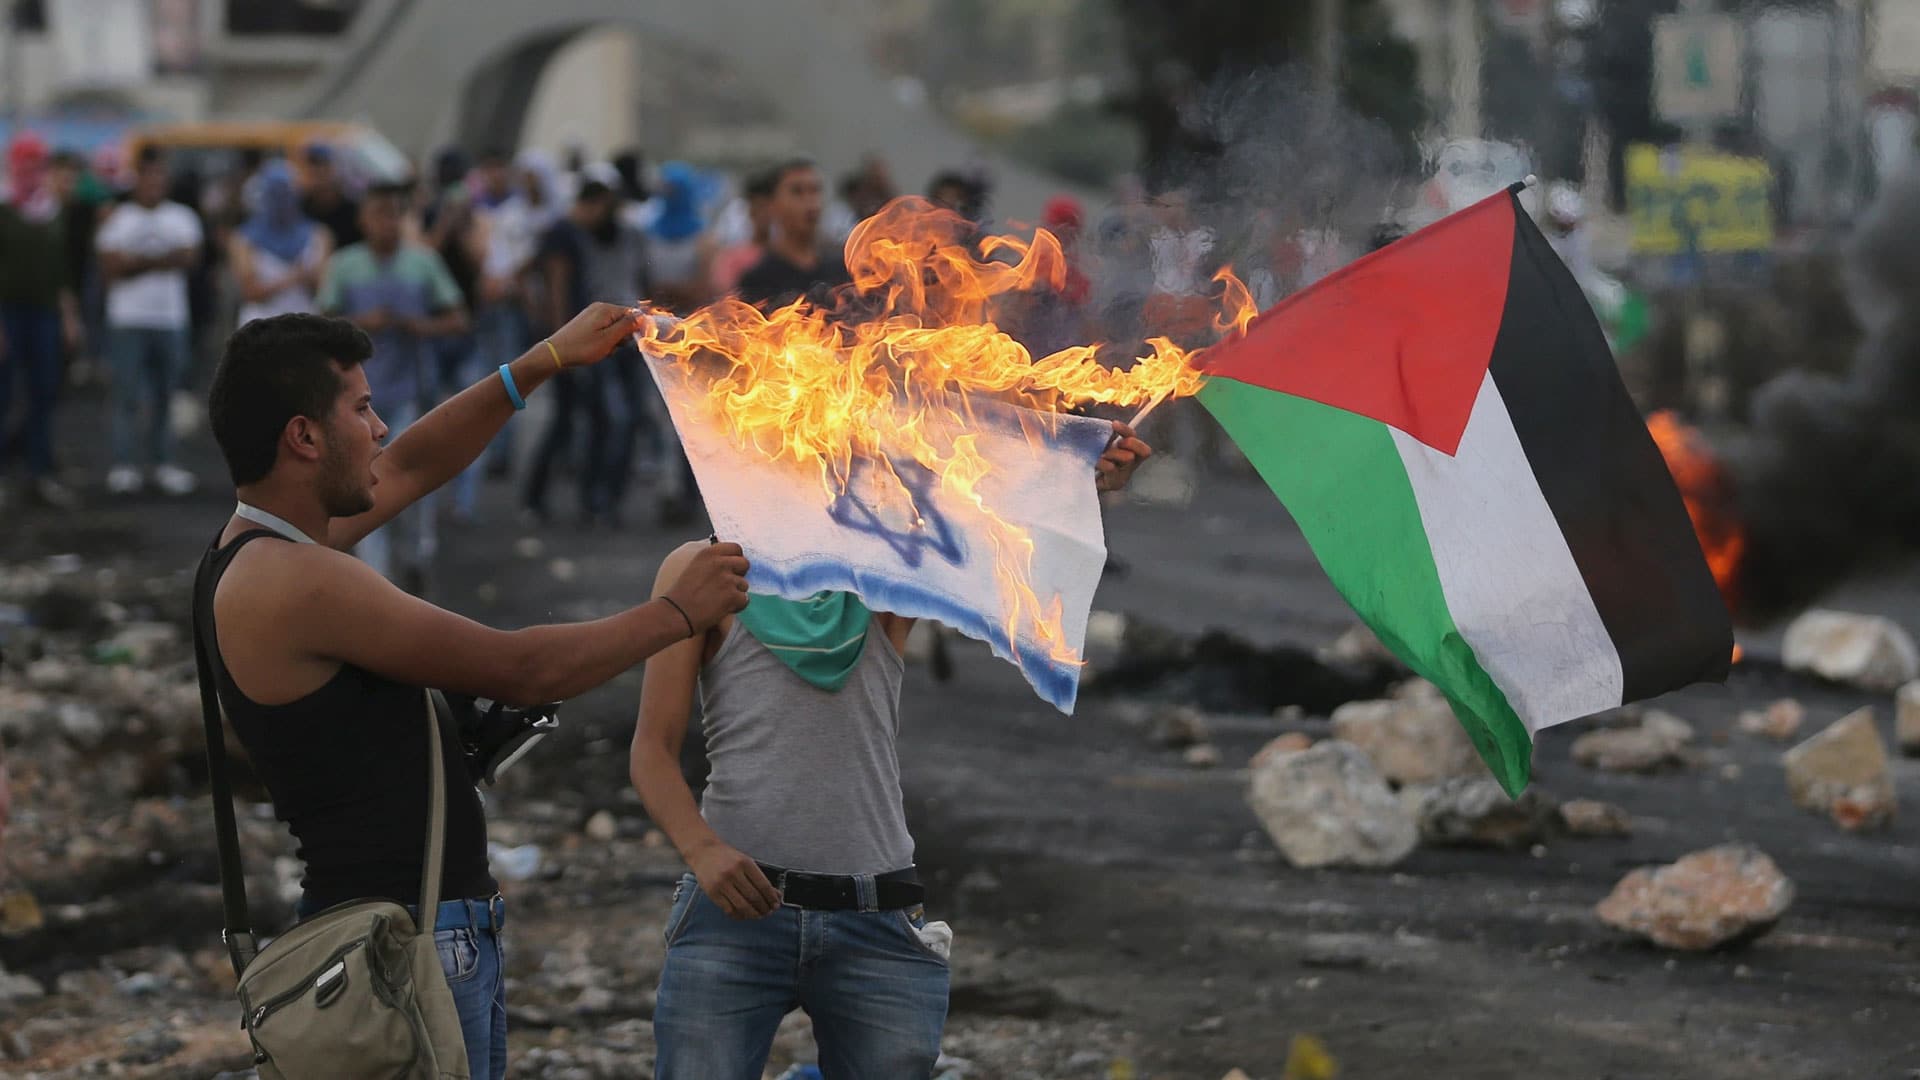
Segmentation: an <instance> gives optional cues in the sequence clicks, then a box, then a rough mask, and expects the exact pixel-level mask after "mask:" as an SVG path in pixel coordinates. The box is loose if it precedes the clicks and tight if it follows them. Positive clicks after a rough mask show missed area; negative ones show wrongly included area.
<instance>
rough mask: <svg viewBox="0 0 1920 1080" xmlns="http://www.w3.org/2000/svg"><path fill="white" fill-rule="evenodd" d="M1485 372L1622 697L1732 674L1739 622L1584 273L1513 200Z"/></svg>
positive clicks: (1644, 695) (1641, 695)
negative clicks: (1556, 531) (1613, 666)
mask: <svg viewBox="0 0 1920 1080" xmlns="http://www.w3.org/2000/svg"><path fill="white" fill-rule="evenodd" d="M1508 202H1509V203H1510V204H1511V206H1512V209H1513V215H1514V218H1515V221H1514V230H1513V253H1512V259H1513V266H1512V270H1511V272H1510V274H1509V277H1508V284H1507V305H1506V311H1505V313H1504V314H1503V316H1502V317H1501V322H1500V332H1499V334H1498V336H1497V337H1496V338H1495V339H1494V345H1493V360H1492V362H1491V363H1490V364H1489V365H1488V370H1489V371H1491V372H1492V374H1493V381H1494V384H1495V385H1496V386H1498V387H1499V388H1500V396H1501V398H1502V399H1504V400H1505V402H1506V405H1507V412H1508V414H1509V415H1510V416H1511V417H1512V420H1513V429H1514V431H1515V432H1516V433H1517V434H1518V435H1519V436H1520V445H1521V447H1522V448H1524V449H1525V450H1526V454H1527V461H1528V463H1529V464H1530V465H1531V466H1532V467H1533V475H1534V477H1535V478H1536V479H1537V480H1538V481H1539V482H1540V490H1541V492H1542V493H1543V494H1544V495H1545V496H1546V500H1547V505H1548V506H1549V507H1551V508H1552V510H1553V516H1554V518H1555V519H1556V520H1557V521H1558V522H1559V523H1560V531H1561V533H1562V534H1563V535H1565V537H1566V539H1567V547H1568V548H1570V549H1571V550H1572V552H1573V559H1574V562H1575V563H1576V564H1577V565H1578V566H1579V567H1580V575H1581V577H1582V578H1584V579H1585V580H1586V583H1587V591H1588V592H1590V593H1591V594H1592V595H1593V602H1594V605H1595V606H1596V607H1597V608H1598V609H1599V611H1600V619H1601V621H1602V622H1603V623H1604V624H1605V625H1606V628H1607V633H1608V635H1609V636H1611V637H1612V638H1613V644H1614V648H1615V649H1616V650H1618V652H1619V654H1620V666H1621V669H1622V671H1623V673H1624V675H1625V686H1624V695H1623V696H1624V700H1626V701H1638V700H1641V699H1643V698H1649V697H1653V696H1655V695H1657V694H1661V693H1665V692H1666V691H1668V690H1672V689H1675V688H1677V687H1681V686H1685V685H1687V684H1688V683H1693V682H1700V681H1703V680H1711V681H1716V682H1717V681H1720V680H1723V679H1725V678H1726V675H1727V670H1728V667H1729V666H1730V664H1731V662H1732V654H1733V627H1732V622H1731V619H1730V618H1729V616H1728V613H1727V606H1726V602H1725V601H1724V600H1722V599H1721V596H1720V590H1719V588H1718V587H1717V586H1716V585H1715V584H1714V581H1713V574H1712V572H1711V571H1709V570H1708V569H1707V563H1706V557H1705V556H1704V555H1702V554H1701V552H1700V543H1699V541H1698V540H1697V539H1696V538H1695V536H1694V532H1693V524H1692V522H1691V521H1690V520H1689V519H1688V517H1687V510H1686V505H1685V504H1684V503H1682V502H1681V500H1680V491H1679V489H1678V488H1677V487H1675V486H1674V482H1673V476H1672V474H1670V473H1669V472H1668V471H1667V465H1666V461H1665V460H1664V459H1663V458H1662V457H1661V456H1660V450H1659V448H1658V447H1657V446H1655V445H1654V442H1653V437H1652V436H1651V435H1649V434H1648V433H1647V425H1646V422H1645V420H1644V419H1643V418H1642V417H1641V415H1640V410H1639V409H1638V408H1636V407H1635V406H1634V404H1633V399H1632V398H1630V397H1629V396H1628V395H1627V388H1626V386H1625V385H1624V384H1623V383H1622V382H1621V381H1620V371H1619V368H1618V367H1617V366H1616V365H1615V363H1614V359H1613V351H1612V350H1611V349H1610V348H1609V347H1608V345H1607V341H1606V337H1605V335H1604V334H1603V333H1602V332H1601V329H1600V321H1599V320H1598V319H1597V318H1596V317H1595V316H1594V314H1593V309H1592V307H1590V306H1589V305H1588V304H1587V299H1586V296H1585V295H1584V294H1583V293H1582V292H1581V290H1580V286H1579V284H1578V282H1576V281H1575V280H1574V277H1573V273H1572V272H1571V271H1569V270H1568V269H1567V267H1566V264H1565V263H1563V262H1561V261H1560V256H1559V255H1557V254H1555V253H1554V250H1553V248H1552V247H1551V246H1550V245H1549V244H1548V243H1547V238H1546V237H1544V236H1542V235H1541V234H1540V230H1539V229H1538V228H1537V227H1535V225H1534V224H1533V219H1532V218H1531V217H1529V216H1528V215H1527V213H1526V211H1525V210H1523V209H1521V207H1520V204H1519V202H1518V201H1516V200H1514V199H1512V198H1511V197H1509V199H1508Z"/></svg>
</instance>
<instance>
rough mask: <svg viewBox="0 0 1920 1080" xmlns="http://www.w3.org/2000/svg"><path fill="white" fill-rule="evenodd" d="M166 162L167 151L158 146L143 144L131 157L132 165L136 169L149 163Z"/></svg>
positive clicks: (142, 167)
mask: <svg viewBox="0 0 1920 1080" xmlns="http://www.w3.org/2000/svg"><path fill="white" fill-rule="evenodd" d="M166 163H167V152H166V151H165V150H162V149H161V148H160V147H158V146H151V145H149V146H143V147H141V148H140V152H139V153H138V154H135V155H134V158H133V167H134V168H136V169H144V168H147V167H148V166H151V165H165V164H166Z"/></svg>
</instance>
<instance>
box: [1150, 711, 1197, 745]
mask: <svg viewBox="0 0 1920 1080" xmlns="http://www.w3.org/2000/svg"><path fill="white" fill-rule="evenodd" d="M1153 741H1154V742H1156V743H1159V744H1160V745H1161V746H1164V747H1166V748H1167V749H1169V750H1183V749H1185V748H1187V747H1189V746H1196V745H1198V744H1200V743H1204V742H1206V741H1207V718H1206V716H1204V715H1203V714H1202V713H1201V712H1200V710H1199V709H1196V708H1194V707H1192V706H1191V705H1167V706H1164V707H1162V708H1161V709H1159V710H1158V711H1156V712H1155V713H1154V714H1153Z"/></svg>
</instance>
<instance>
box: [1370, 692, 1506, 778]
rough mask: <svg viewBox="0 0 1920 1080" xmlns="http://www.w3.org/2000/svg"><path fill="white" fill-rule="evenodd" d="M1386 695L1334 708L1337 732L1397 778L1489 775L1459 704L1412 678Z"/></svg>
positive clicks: (1386, 773) (1383, 771)
mask: <svg viewBox="0 0 1920 1080" xmlns="http://www.w3.org/2000/svg"><path fill="white" fill-rule="evenodd" d="M1396 694H1398V695H1400V696H1398V697H1396V698H1393V699H1389V700H1385V701H1350V702H1348V703H1347V704H1345V705H1342V706H1340V707H1339V708H1338V709H1335V710H1334V711H1333V737H1334V738H1336V739H1340V740H1342V741H1345V742H1349V743H1352V744H1353V745H1355V746H1357V747H1359V748H1360V749H1361V750H1362V751H1364V752H1365V753H1366V755H1367V756H1368V757H1370V758H1372V759H1373V763H1374V765H1375V766H1376V767H1378V768H1379V770H1380V772H1381V774H1382V775H1384V776H1385V777H1386V778H1387V779H1388V780H1391V781H1393V782H1394V783H1396V784H1430V783H1435V782H1437V781H1440V780H1445V779H1448V778H1450V777H1455V776H1485V775H1487V770H1486V766H1485V765H1483V764H1482V763H1481V761H1480V755H1479V754H1477V753H1475V752H1474V749H1473V742H1472V740H1470V739H1468V738H1467V731H1466V729H1465V728H1464V727H1461V726H1460V721H1459V720H1458V719H1457V718H1456V717H1455V716H1454V715H1453V709H1452V707H1451V706H1449V705H1448V704H1447V702H1446V699H1444V698H1442V697H1440V696H1439V694H1438V693H1432V694H1429V693H1428V692H1426V691H1423V690H1421V689H1419V688H1418V686H1417V684H1410V685H1408V686H1404V687H1402V688H1401V689H1400V690H1397V691H1396Z"/></svg>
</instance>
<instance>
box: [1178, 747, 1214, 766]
mask: <svg viewBox="0 0 1920 1080" xmlns="http://www.w3.org/2000/svg"><path fill="white" fill-rule="evenodd" d="M1181 757H1182V758H1183V759H1185V761H1186V763H1187V764H1188V765H1191V766H1193V767H1194V768H1196V769H1211V768H1214V767H1216V766H1218V765H1219V764H1220V750H1219V748H1217V747H1215V746H1214V745H1213V744H1212V743H1198V744H1196V745H1193V746H1189V747H1187V751H1186V753H1184V754H1182V755H1181Z"/></svg>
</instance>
